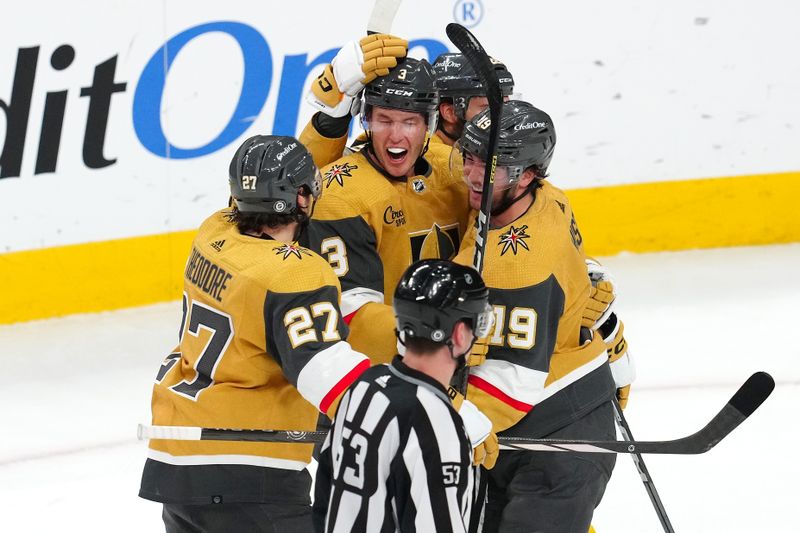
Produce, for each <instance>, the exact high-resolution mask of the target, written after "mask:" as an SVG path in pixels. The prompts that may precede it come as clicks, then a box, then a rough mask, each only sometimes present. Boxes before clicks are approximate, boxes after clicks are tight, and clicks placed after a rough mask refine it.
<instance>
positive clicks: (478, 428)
mask: <svg viewBox="0 0 800 533" xmlns="http://www.w3.org/2000/svg"><path fill="white" fill-rule="evenodd" d="M458 414H459V415H461V420H463V421H464V428H465V429H466V430H467V437H469V440H470V442H471V443H472V447H473V448H477V447H478V446H480V444H481V443H482V442H483V441H485V440H486V438H487V437H488V436H489V435H490V434H491V432H492V421H491V420H489V418H487V416H486V415H485V414H483V413H481V412H480V410H479V409H478V408H477V407H476V406H475V404H474V403H472V402H471V401H469V400H466V399H465V400H464V401H463V402H462V403H461V408H460V409H459V410H458Z"/></svg>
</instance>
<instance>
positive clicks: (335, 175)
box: [324, 163, 358, 189]
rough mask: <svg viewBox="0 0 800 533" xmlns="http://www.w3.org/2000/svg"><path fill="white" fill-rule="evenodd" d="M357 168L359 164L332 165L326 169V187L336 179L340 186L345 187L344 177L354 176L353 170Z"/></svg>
mask: <svg viewBox="0 0 800 533" xmlns="http://www.w3.org/2000/svg"><path fill="white" fill-rule="evenodd" d="M357 168H358V165H351V164H350V163H344V164H343V165H332V166H331V168H329V169H328V170H326V171H325V178H324V179H325V188H326V189H327V188H328V187H330V186H331V185H332V184H333V182H334V181H335V182H336V183H338V184H339V186H340V187H344V178H350V177H352V176H353V174H352V171H353V170H355V169H357Z"/></svg>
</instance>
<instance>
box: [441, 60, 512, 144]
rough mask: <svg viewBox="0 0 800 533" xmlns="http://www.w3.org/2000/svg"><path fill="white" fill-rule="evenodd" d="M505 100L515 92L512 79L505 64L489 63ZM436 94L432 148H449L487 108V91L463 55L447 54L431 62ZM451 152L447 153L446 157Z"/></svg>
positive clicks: (499, 62)
mask: <svg viewBox="0 0 800 533" xmlns="http://www.w3.org/2000/svg"><path fill="white" fill-rule="evenodd" d="M492 64H493V65H494V70H495V72H496V73H497V81H498V82H499V83H500V93H501V94H502V95H503V97H504V99H505V100H508V98H509V97H510V96H511V93H512V92H514V77H513V76H512V75H511V73H510V72H509V71H508V69H507V68H506V66H505V64H503V63H502V62H501V61H498V60H494V59H493V60H492ZM433 72H434V73H435V74H436V88H437V89H438V90H439V125H438V127H437V129H436V136H435V137H434V138H432V139H431V145H434V144H444V145H447V146H452V145H453V143H455V142H456V141H457V140H458V139H459V137H461V133H462V132H463V131H464V124H466V123H467V122H469V121H470V120H471V119H472V117H474V116H475V115H477V114H478V113H480V112H481V111H483V110H484V109H486V108H488V107H489V99H488V98H487V97H486V89H484V87H483V82H482V81H481V79H480V77H478V75H477V74H476V73H475V70H474V69H473V68H472V65H470V63H469V61H468V60H467V58H466V57H465V56H464V54H461V53H452V52H447V53H445V54H441V55H440V56H439V57H437V58H436V60H435V61H434V62H433ZM449 154H450V151H449V150H447V155H448V156H449Z"/></svg>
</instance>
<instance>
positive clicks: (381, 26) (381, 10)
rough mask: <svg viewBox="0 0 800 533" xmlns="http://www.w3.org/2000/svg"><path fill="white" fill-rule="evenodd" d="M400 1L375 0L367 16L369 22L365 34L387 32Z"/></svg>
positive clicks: (390, 27) (389, 29)
mask: <svg viewBox="0 0 800 533" xmlns="http://www.w3.org/2000/svg"><path fill="white" fill-rule="evenodd" d="M401 1H402V0H375V5H374V6H373V7H372V13H371V14H370V16H369V22H367V35H372V34H373V33H389V31H391V29H392V22H393V21H394V16H395V15H396V14H397V8H399V7H400V2H401Z"/></svg>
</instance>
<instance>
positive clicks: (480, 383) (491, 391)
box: [469, 375, 533, 413]
mask: <svg viewBox="0 0 800 533" xmlns="http://www.w3.org/2000/svg"><path fill="white" fill-rule="evenodd" d="M469 384H470V385H472V386H473V387H477V388H479V389H481V390H482V391H483V392H485V393H486V394H488V395H490V396H493V397H494V398H497V399H498V400H500V401H501V402H503V403H505V404H507V405H510V406H511V407H513V408H514V409H516V410H517V411H522V412H524V413H527V412H529V411H530V410H531V409H533V405H530V404H527V403H524V402H520V401H517V400H515V399H514V398H512V397H511V396H509V395H508V394H506V393H504V392H503V391H501V390H500V389H498V388H497V387H495V386H494V385H492V384H491V383H489V382H488V381H486V380H485V379H483V378H480V377H478V376H476V375H470V376H469Z"/></svg>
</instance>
